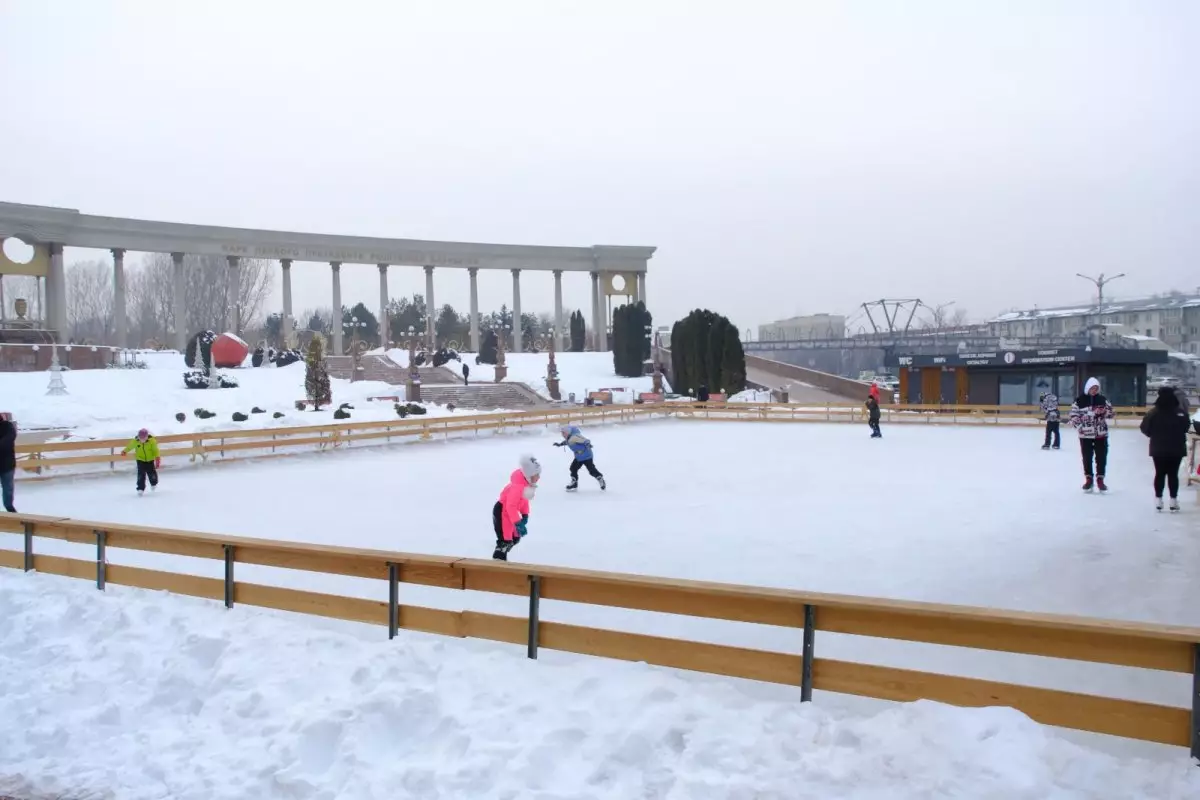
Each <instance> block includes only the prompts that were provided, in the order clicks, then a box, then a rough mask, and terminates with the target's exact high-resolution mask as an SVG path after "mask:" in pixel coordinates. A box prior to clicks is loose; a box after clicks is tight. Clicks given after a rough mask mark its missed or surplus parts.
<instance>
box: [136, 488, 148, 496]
mask: <svg viewBox="0 0 1200 800" xmlns="http://www.w3.org/2000/svg"><path fill="white" fill-rule="evenodd" d="M137 493H138V497H145V495H146V490H145V489H138V490H137Z"/></svg>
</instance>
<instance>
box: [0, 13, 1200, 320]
mask: <svg viewBox="0 0 1200 800" xmlns="http://www.w3.org/2000/svg"><path fill="white" fill-rule="evenodd" d="M0 30H3V31H5V32H6V33H7V36H6V38H5V43H4V47H3V48H0V94H2V95H3V96H4V97H6V98H8V108H7V110H8V112H9V113H8V114H7V115H6V119H7V120H9V124H6V125H5V126H3V128H0V152H3V153H4V154H5V157H4V158H3V159H0V199H2V200H9V201H15V202H24V203H39V204H45V205H56V206H67V207H73V208H78V209H80V210H81V211H84V212H86V213H92V214H102V215H113V216H130V217H143V218H149V219H162V220H170V221H183V222H196V223H203V224H214V225H233V226H240V227H253V228H278V229H285V230H303V231H313V232H327V233H344V234H359V235H368V236H390V237H402V238H418V239H450V240H461V241H488V242H499V243H520V244H549V245H590V244H633V245H653V246H657V247H658V248H659V249H658V252H657V253H656V255H655V257H654V259H652V260H651V262H650V272H649V276H648V280H647V296H648V300H649V305H650V308H651V311H652V312H653V313H654V315H655V320H656V322H658V323H661V324H670V322H672V321H674V320H675V319H678V318H680V317H682V316H683V315H684V314H686V313H687V311H688V310H690V309H692V308H695V307H699V306H704V307H709V308H712V309H714V310H717V311H720V312H721V313H724V314H726V315H727V316H729V317H730V318H731V319H732V320H733V321H734V323H735V324H736V325H737V326H738V327H739V328H740V329H743V330H744V329H745V328H754V327H755V326H757V325H758V324H760V323H763V322H767V321H770V320H774V319H780V318H785V317H789V316H795V315H797V314H808V313H817V312H829V313H841V314H847V315H850V314H852V313H853V312H854V310H855V309H856V308H857V307H858V305H859V304H860V303H862V302H863V301H869V300H876V299H879V298H882V297H888V298H891V297H920V298H922V299H923V300H925V301H926V302H928V303H930V304H931V305H937V304H942V303H947V302H950V301H955V302H956V307H959V308H965V309H966V310H967V311H968V312H969V313H970V316H971V317H972V318H973V319H977V320H982V319H987V318H989V317H992V316H995V315H997V314H999V313H1001V312H1003V311H1005V310H1008V309H1011V308H1029V307H1032V306H1034V305H1065V304H1068V303H1072V302H1077V301H1080V302H1087V298H1088V297H1089V296H1093V297H1094V292H1093V290H1091V288H1090V287H1088V286H1087V285H1086V284H1084V283H1083V282H1082V281H1081V280H1080V279H1079V278H1077V277H1075V273H1077V272H1084V273H1087V274H1095V273H1098V272H1101V271H1103V272H1109V273H1114V272H1125V273H1127V274H1128V277H1127V278H1125V279H1122V280H1121V281H1120V282H1119V284H1114V285H1113V287H1112V291H1113V292H1114V295H1113V296H1114V297H1134V296H1142V295H1148V294H1152V293H1155V292H1160V291H1166V290H1169V289H1172V288H1177V289H1180V290H1182V291H1193V290H1195V289H1196V288H1197V284H1200V225H1198V224H1196V217H1197V213H1196V209H1197V206H1198V200H1200V164H1198V160H1197V142H1200V107H1198V104H1197V103H1196V102H1195V97H1196V90H1195V76H1196V75H1200V48H1197V47H1195V46H1194V33H1195V31H1196V30H1200V3H1194V2H1187V0H1162V2H1118V1H1117V0H1095V2H1085V1H1084V0H1078V1H1076V0H1063V1H1062V2H1032V0H1016V2H1004V3H988V2H979V3H959V2H950V1H949V0H937V1H935V0H927V1H925V2H917V1H914V2H911V3H904V4H896V3H891V2H882V0H881V1H880V2H866V1H862V0H860V1H858V2H854V1H853V0H851V1H850V2H846V3H838V4H816V3H796V4H775V3H767V2H754V1H753V0H749V1H748V2H746V3H742V4H738V5H737V6H736V9H735V8H734V7H733V6H719V5H712V6H704V5H699V4H695V3H684V2H673V1H672V0H661V2H656V3H653V4H645V3H633V2H623V1H622V0H616V1H615V2H612V3H606V4H600V5H578V4H564V3H556V2H551V1H550V0H547V1H546V2H533V1H532V0H530V1H528V2H527V1H525V0H513V2H510V3H505V4H491V3H483V2H469V1H467V0H464V2H461V3H454V4H408V3H392V4H384V3H374V2H367V1H366V0H362V1H361V2H348V3H343V4H339V5H338V6H337V7H336V10H335V9H334V7H333V6H329V5H328V4H323V3H316V2H310V1H309V0H293V1H292V2H283V1H282V0H256V2H254V3H237V2H233V0H214V1H213V2H209V3H205V4H173V3H156V2H149V0H114V1H113V2H103V3H80V4H73V5H71V7H70V13H69V14H67V13H63V6H61V5H59V4H55V3H45V2H36V1H34V0H2V1H0ZM132 255H133V254H131V256H132ZM97 257H104V258H107V257H108V256H107V254H106V253H92V252H88V251H69V252H68V260H86V259H92V258H97ZM392 276H393V277H392V281H391V290H392V294H393V295H394V296H396V297H399V296H404V295H411V294H413V293H414V292H423V291H424V276H423V273H422V272H421V270H420V269H419V268H416V267H413V268H401V267H397V268H393V270H392ZM329 285H330V278H329V270H328V268H327V267H326V266H325V265H317V264H312V265H308V264H304V265H301V264H298V265H297V266H296V268H295V269H294V288H295V302H294V305H295V308H296V310H297V312H299V311H300V310H302V309H304V308H308V307H320V306H328V305H329V304H330V290H329ZM377 286H378V284H377V273H376V272H375V270H374V267H371V266H362V267H357V266H347V267H345V268H344V269H343V301H344V302H345V303H346V304H347V305H352V304H353V303H355V302H358V301H362V302H364V303H366V305H367V306H368V307H372V306H373V305H375V304H377V297H378V289H377ZM564 288H565V298H564V299H565V303H566V305H568V306H569V307H572V308H581V307H583V308H586V306H587V304H588V302H589V298H590V285H589V283H588V280H587V278H586V277H585V276H567V280H566V282H565V285H564ZM552 290H553V281H552V280H551V279H550V277H549V276H535V275H529V276H527V278H526V279H525V280H523V282H522V301H523V303H522V305H523V308H525V309H529V310H539V311H540V310H549V309H551V308H552V306H553V297H552ZM480 292H481V307H483V308H488V309H490V308H498V307H499V306H500V305H501V303H509V304H510V305H511V279H510V278H509V276H508V275H507V274H506V273H492V274H481V278H480ZM1106 294H1107V293H1106ZM436 300H437V302H438V303H439V304H440V303H442V302H450V303H452V304H453V305H454V306H455V307H456V308H458V309H459V310H465V309H466V306H467V278H466V274H465V273H461V274H459V273H454V274H453V276H451V275H444V276H439V280H438V283H437V287H436ZM271 305H272V307H273V308H278V307H279V306H280V300H279V288H278V283H277V284H276V287H275V293H274V297H273V298H272V301H271Z"/></svg>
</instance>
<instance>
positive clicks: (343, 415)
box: [333, 408, 350, 419]
mask: <svg viewBox="0 0 1200 800" xmlns="http://www.w3.org/2000/svg"><path fill="white" fill-rule="evenodd" d="M333 418H334V419H350V412H349V411H347V410H346V409H344V408H339V409H338V410H337V411H334V412H333Z"/></svg>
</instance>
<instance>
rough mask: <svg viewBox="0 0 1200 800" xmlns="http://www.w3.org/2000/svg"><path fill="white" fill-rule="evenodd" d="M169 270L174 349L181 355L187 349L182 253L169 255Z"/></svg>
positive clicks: (185, 282) (185, 281)
mask: <svg viewBox="0 0 1200 800" xmlns="http://www.w3.org/2000/svg"><path fill="white" fill-rule="evenodd" d="M171 268H172V277H173V281H172V287H171V300H172V304H173V305H174V307H175V349H176V350H178V351H179V352H181V353H182V352H183V351H184V350H186V349H187V340H188V326H187V304H186V303H185V302H184V289H185V288H186V286H187V276H186V275H184V273H183V253H171Z"/></svg>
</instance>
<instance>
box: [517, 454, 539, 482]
mask: <svg viewBox="0 0 1200 800" xmlns="http://www.w3.org/2000/svg"><path fill="white" fill-rule="evenodd" d="M520 466H521V474H522V475H524V476H525V480H527V481H532V480H533V479H534V478H536V477H538V476H539V475H541V474H542V465H541V464H539V463H538V460H537V459H536V458H534V457H533V456H531V455H529V454H526V455H523V456H521V461H520Z"/></svg>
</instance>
